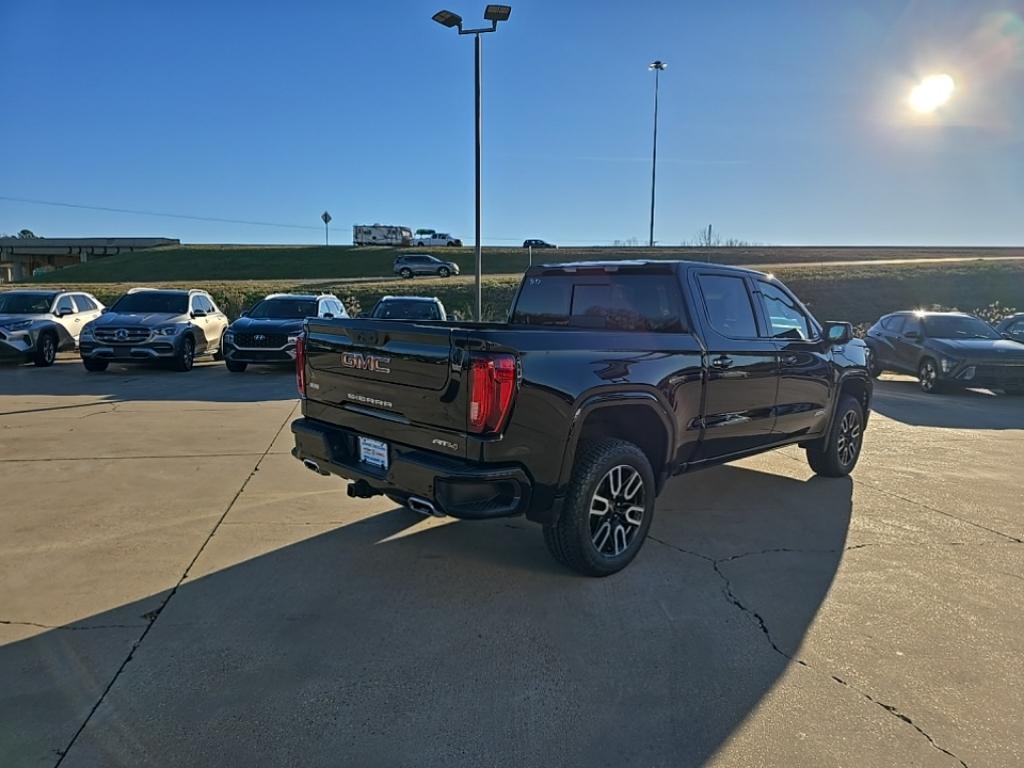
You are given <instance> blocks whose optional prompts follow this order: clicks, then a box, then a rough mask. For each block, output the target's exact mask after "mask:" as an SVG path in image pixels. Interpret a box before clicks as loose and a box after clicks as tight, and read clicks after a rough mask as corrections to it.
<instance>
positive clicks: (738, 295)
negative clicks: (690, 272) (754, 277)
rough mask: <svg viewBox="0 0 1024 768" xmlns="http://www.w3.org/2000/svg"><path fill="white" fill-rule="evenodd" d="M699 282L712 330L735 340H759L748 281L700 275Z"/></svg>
mask: <svg viewBox="0 0 1024 768" xmlns="http://www.w3.org/2000/svg"><path fill="white" fill-rule="evenodd" d="M697 281H698V282H699V283H700V292H701V294H702V295H703V296H704V307H705V308H706V309H707V313H708V321H709V322H710V323H711V327H712V328H714V329H715V330H716V331H718V332H719V333H720V334H722V335H723V336H729V337H731V338H735V339H752V338H755V337H756V336H757V323H756V322H755V321H754V306H753V305H752V304H751V303H750V293H749V292H748V291H747V282H746V280H744V279H743V278H742V277H734V276H732V275H700V276H699V277H698V278H697Z"/></svg>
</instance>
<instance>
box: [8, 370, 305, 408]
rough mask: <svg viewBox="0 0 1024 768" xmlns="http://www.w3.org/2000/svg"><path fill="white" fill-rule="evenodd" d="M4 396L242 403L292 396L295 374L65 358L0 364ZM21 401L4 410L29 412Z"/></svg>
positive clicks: (82, 405) (294, 394)
mask: <svg viewBox="0 0 1024 768" xmlns="http://www.w3.org/2000/svg"><path fill="white" fill-rule="evenodd" d="M0 395H5V396H11V397H15V398H18V397H21V398H32V397H47V398H51V399H52V398H53V397H55V396H56V397H69V398H71V397H73V398H94V399H93V400H92V401H90V402H86V403H73V404H68V405H60V404H58V405H56V406H51V407H49V408H43V409H42V410H54V409H55V408H56V409H66V408H75V409H78V408H88V407H90V406H92V405H101V404H109V403H122V402H138V401H152V402H168V401H178V402H210V403H244V402H253V401H256V400H260V401H267V400H294V399H296V398H297V397H298V394H297V392H296V391H295V372H294V369H293V368H291V367H288V366H262V365H260V366H252V367H250V368H249V369H248V370H247V371H246V372H245V373H241V374H238V373H231V372H229V371H228V370H227V368H225V367H224V363H218V362H206V361H204V362H197V363H196V366H195V368H193V369H192V370H191V371H188V372H186V373H180V372H177V371H172V370H169V369H167V368H159V367H154V366H143V365H131V366H127V365H116V364H112V365H111V366H110V368H109V369H107V370H106V371H103V372H102V373H89V372H88V371H86V370H85V369H84V368H83V367H82V365H81V363H80V362H77V361H75V360H71V359H67V360H61V361H59V362H58V363H57V364H56V365H54V366H52V367H50V368H36V367H35V366H31V365H22V366H5V367H0ZM31 410H33V407H32V406H25V408H24V409H19V408H18V407H17V404H15V405H10V404H4V405H0V412H2V413H0V415H3V413H14V412H29V411H31Z"/></svg>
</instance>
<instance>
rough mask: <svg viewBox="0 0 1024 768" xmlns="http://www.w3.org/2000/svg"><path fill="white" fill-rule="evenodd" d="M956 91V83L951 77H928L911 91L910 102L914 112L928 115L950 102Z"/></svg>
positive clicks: (945, 75) (944, 75)
mask: <svg viewBox="0 0 1024 768" xmlns="http://www.w3.org/2000/svg"><path fill="white" fill-rule="evenodd" d="M954 90H956V83H954V82H953V78H952V77H950V76H949V75H947V74H941V75H928V77H926V78H924V80H922V81H921V82H920V83H918V84H917V85H915V86H914V87H913V88H912V89H911V91H910V98H909V99H908V102H909V103H910V107H911V109H913V110H914V111H916V112H921V113H924V114H927V113H930V112H934V111H935V110H936V109H938V108H939V107H941V106H942V105H943V104H945V103H946V102H947V101H949V98H950V96H952V95H953V91H954Z"/></svg>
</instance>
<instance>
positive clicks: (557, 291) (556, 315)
mask: <svg viewBox="0 0 1024 768" xmlns="http://www.w3.org/2000/svg"><path fill="white" fill-rule="evenodd" d="M511 322H512V323H514V324H521V325H547V326H571V327H576V328H603V329H609V330H617V331H648V332H651V331H653V332H665V333H672V332H675V333H680V332H684V331H685V330H686V319H685V315H684V312H683V305H682V301H681V299H680V296H679V286H678V283H677V282H676V278H675V276H673V275H669V274H665V275H628V274H626V275H595V276H579V275H572V274H563V275H538V276H535V277H528V278H527V279H526V283H525V284H524V285H523V290H522V292H521V294H520V296H519V300H518V301H517V302H516V307H515V310H514V312H513V314H512V320H511Z"/></svg>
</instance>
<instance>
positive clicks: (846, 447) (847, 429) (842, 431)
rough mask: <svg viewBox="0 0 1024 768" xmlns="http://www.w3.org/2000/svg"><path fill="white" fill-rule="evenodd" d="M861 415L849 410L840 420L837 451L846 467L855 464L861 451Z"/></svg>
mask: <svg viewBox="0 0 1024 768" xmlns="http://www.w3.org/2000/svg"><path fill="white" fill-rule="evenodd" d="M860 439H861V428H860V417H859V416H858V415H857V413H856V411H847V412H846V413H844V414H843V420H842V421H841V422H839V435H838V437H837V438H836V453H837V454H838V456H839V461H840V462H842V464H843V466H844V467H848V466H850V465H851V464H853V462H854V459H856V458H857V453H858V452H859V451H860Z"/></svg>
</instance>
